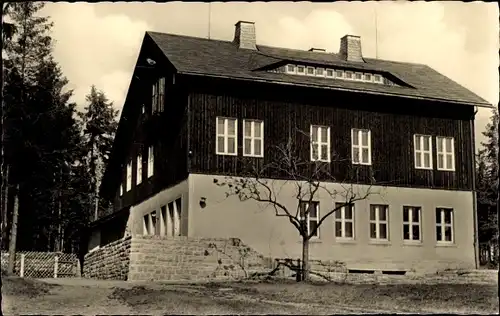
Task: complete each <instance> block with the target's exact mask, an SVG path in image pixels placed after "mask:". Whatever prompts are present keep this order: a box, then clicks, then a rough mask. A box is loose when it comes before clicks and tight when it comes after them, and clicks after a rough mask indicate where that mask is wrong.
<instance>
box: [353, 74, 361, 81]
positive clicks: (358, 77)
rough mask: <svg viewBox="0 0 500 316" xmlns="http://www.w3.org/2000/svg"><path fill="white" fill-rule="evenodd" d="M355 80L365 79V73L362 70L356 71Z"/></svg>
mask: <svg viewBox="0 0 500 316" xmlns="http://www.w3.org/2000/svg"><path fill="white" fill-rule="evenodd" d="M354 80H357V81H362V80H363V74H362V73H361V72H357V73H355V74H354Z"/></svg>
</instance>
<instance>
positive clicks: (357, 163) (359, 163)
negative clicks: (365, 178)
mask: <svg viewBox="0 0 500 316" xmlns="http://www.w3.org/2000/svg"><path fill="white" fill-rule="evenodd" d="M352 164H353V165H356V166H371V165H372V164H371V162H370V163H361V162H353V163H352Z"/></svg>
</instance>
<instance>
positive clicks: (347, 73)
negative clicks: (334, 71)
mask: <svg viewBox="0 0 500 316" xmlns="http://www.w3.org/2000/svg"><path fill="white" fill-rule="evenodd" d="M345 78H346V79H348V80H352V79H353V73H352V71H346V72H345Z"/></svg>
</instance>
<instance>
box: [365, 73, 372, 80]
mask: <svg viewBox="0 0 500 316" xmlns="http://www.w3.org/2000/svg"><path fill="white" fill-rule="evenodd" d="M364 79H365V81H368V82H371V81H372V75H371V74H365V78H364Z"/></svg>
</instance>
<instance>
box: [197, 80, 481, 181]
mask: <svg viewBox="0 0 500 316" xmlns="http://www.w3.org/2000/svg"><path fill="white" fill-rule="evenodd" d="M205 80H206V79H205ZM205 80H203V81H205ZM191 82H192V83H191V86H192V87H200V88H198V89H196V90H193V91H192V92H191V93H190V95H189V108H190V113H191V119H190V122H191V124H190V131H191V133H190V135H189V139H190V150H191V151H192V157H191V158H190V162H189V172H191V173H203V174H230V175H238V174H240V173H241V172H242V170H245V168H246V167H247V165H248V164H254V163H257V164H268V163H269V162H270V161H272V159H273V158H274V157H275V154H274V153H273V149H275V146H277V145H279V144H284V143H286V142H287V139H288V137H289V135H292V138H293V139H294V143H296V144H299V150H298V152H299V155H300V156H301V159H302V160H304V161H307V160H309V159H310V158H309V157H310V148H309V140H308V139H307V136H304V135H303V133H301V132H297V129H298V130H300V131H305V132H306V134H308V133H309V130H310V129H309V128H310V125H311V124H314V125H326V126H329V127H330V131H331V135H330V139H331V157H332V162H331V163H330V164H329V166H327V168H328V169H329V170H328V171H329V172H330V174H331V175H333V177H334V178H335V179H336V180H338V181H343V182H344V181H345V182H357V183H370V181H372V180H371V179H372V178H371V176H373V178H374V180H375V183H379V184H385V185H394V186H404V187H414V188H436V189H450V190H471V188H472V167H473V159H472V158H473V157H472V151H471V150H472V134H471V127H472V124H471V123H472V121H471V120H472V118H473V108H472V106H465V105H457V104H445V103H440V102H429V101H422V100H409V99H402V98H396V97H389V96H374V95H368V94H359V93H352V92H351V93H349V92H338V91H332V90H329V91H325V90H323V91H321V90H318V89H311V88H299V87H284V86H280V85H274V86H271V85H265V84H259V83H251V84H240V85H238V84H237V83H234V82H230V81H228V80H212V81H211V82H210V83H209V82H208V81H205V82H204V83H202V80H196V81H191ZM194 82H197V84H194ZM201 87H203V88H201ZM217 116H226V117H234V118H237V119H238V157H235V156H222V155H217V154H216V153H215V133H216V131H215V128H216V117H217ZM243 119H259V120H263V121H264V152H265V155H264V158H251V157H243V156H242V154H243V148H242V144H243V136H242V132H241V131H242V125H243V122H242V120H243ZM351 128H363V129H370V130H371V143H372V165H371V166H357V167H355V168H357V169H358V173H357V177H356V178H353V177H352V174H353V173H352V171H353V165H352V164H351V162H350V158H351ZM414 134H426V135H432V136H433V143H432V145H433V165H434V170H421V169H415V167H414V151H413V135H414ZM435 136H448V137H450V136H451V137H454V138H455V166H456V168H455V171H454V172H450V171H438V170H436V168H435V166H437V161H436V160H437V158H436V152H437V150H436V142H435ZM300 144H303V145H300ZM300 146H302V147H300ZM277 176H278V177H286V176H285V174H281V175H277ZM273 177H276V175H274V176H273ZM325 179H331V177H328V178H325Z"/></svg>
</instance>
